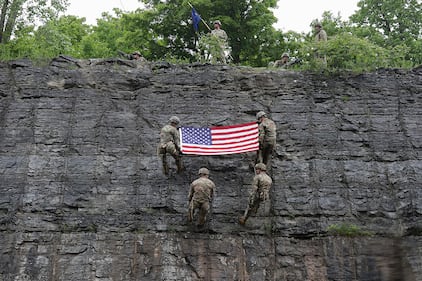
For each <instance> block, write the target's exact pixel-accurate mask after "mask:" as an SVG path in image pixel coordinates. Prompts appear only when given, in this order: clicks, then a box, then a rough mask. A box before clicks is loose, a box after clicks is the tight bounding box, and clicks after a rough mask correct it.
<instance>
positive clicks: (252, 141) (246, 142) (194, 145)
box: [183, 140, 258, 149]
mask: <svg viewBox="0 0 422 281" xmlns="http://www.w3.org/2000/svg"><path fill="white" fill-rule="evenodd" d="M248 145H258V142H257V141H256V140H249V141H244V142H241V143H230V144H212V145H204V144H188V143H185V144H183V147H198V148H200V147H203V148H215V149H220V148H231V147H233V148H236V147H238V148H240V147H244V146H248Z"/></svg>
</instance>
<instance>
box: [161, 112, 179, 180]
mask: <svg viewBox="0 0 422 281" xmlns="http://www.w3.org/2000/svg"><path fill="white" fill-rule="evenodd" d="M179 124H180V119H179V118H178V117H177V116H172V117H170V119H169V121H168V124H167V125H165V126H164V127H163V128H162V129H161V132H160V143H159V145H158V148H157V153H158V157H159V158H160V159H161V162H162V164H163V173H164V174H165V175H168V174H169V166H168V163H167V153H168V154H170V155H171V156H173V158H174V160H175V161H176V166H177V172H178V173H180V172H182V171H183V165H182V158H181V155H180V138H179V131H178V129H177V126H178V125H179Z"/></svg>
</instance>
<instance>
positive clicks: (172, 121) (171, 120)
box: [169, 116, 180, 124]
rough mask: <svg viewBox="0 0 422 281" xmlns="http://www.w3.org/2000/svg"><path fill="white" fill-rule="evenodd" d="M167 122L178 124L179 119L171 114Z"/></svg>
mask: <svg viewBox="0 0 422 281" xmlns="http://www.w3.org/2000/svg"><path fill="white" fill-rule="evenodd" d="M169 123H173V124H179V123H180V119H179V117H177V116H172V117H170V119H169Z"/></svg>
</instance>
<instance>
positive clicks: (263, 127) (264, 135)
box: [255, 111, 277, 166]
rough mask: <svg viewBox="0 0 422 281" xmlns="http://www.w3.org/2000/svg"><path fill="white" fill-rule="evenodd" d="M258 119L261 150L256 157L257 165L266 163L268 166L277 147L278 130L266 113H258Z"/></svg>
mask: <svg viewBox="0 0 422 281" xmlns="http://www.w3.org/2000/svg"><path fill="white" fill-rule="evenodd" d="M256 119H257V120H258V124H259V125H258V130H259V150H258V152H257V155H256V161H255V163H264V164H265V165H266V166H268V162H269V160H270V158H271V155H272V153H273V150H274V148H275V145H276V135H277V132H276V131H277V128H276V125H275V123H274V121H272V120H271V119H269V118H267V114H266V113H265V112H264V111H260V112H258V113H257V114H256Z"/></svg>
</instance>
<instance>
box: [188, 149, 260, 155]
mask: <svg viewBox="0 0 422 281" xmlns="http://www.w3.org/2000/svg"><path fill="white" fill-rule="evenodd" d="M257 150H258V148H250V149H242V150H235V151H203V150H197V151H183V153H184V154H194V155H225V154H235V153H243V152H253V151H257Z"/></svg>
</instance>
